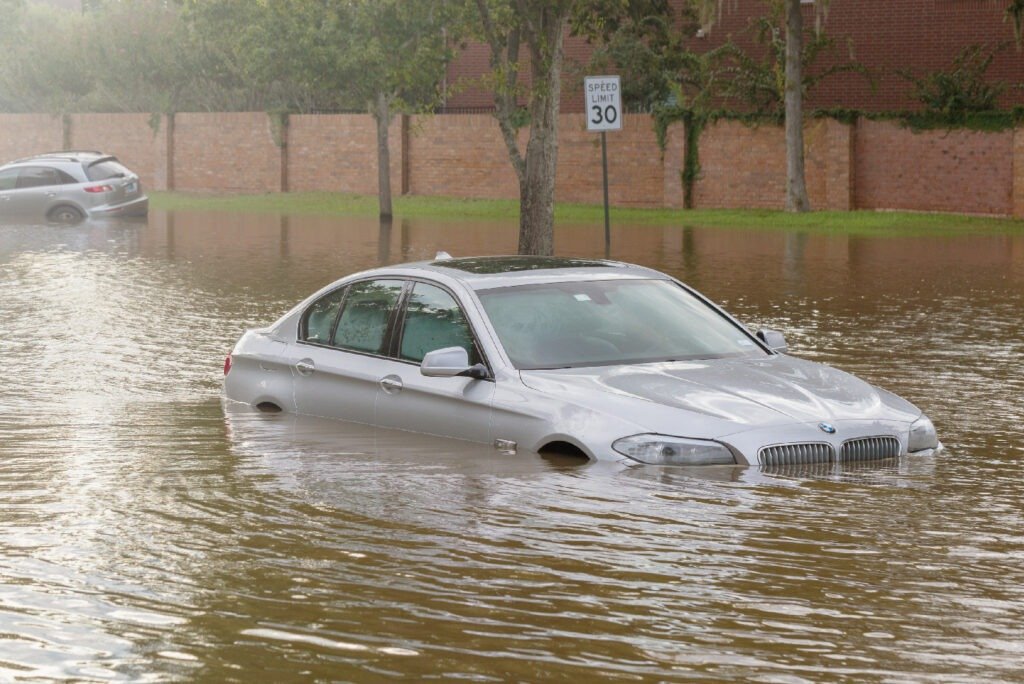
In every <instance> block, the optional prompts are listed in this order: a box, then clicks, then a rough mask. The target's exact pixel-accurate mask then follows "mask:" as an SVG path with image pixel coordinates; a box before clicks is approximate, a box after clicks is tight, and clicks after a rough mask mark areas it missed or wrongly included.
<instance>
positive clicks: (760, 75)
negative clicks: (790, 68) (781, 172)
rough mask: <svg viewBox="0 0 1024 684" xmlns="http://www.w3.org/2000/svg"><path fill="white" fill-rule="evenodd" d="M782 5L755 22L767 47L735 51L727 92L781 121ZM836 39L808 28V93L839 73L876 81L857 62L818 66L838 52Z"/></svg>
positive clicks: (746, 106)
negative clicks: (757, 50) (759, 53)
mask: <svg viewBox="0 0 1024 684" xmlns="http://www.w3.org/2000/svg"><path fill="white" fill-rule="evenodd" d="M783 24H784V22H783V16H782V12H781V6H779V5H774V9H773V10H772V12H771V13H770V14H769V15H768V16H764V17H758V18H757V19H755V20H754V21H753V22H752V24H751V29H752V30H753V31H754V32H755V34H756V37H757V41H758V42H759V43H760V44H761V45H764V46H765V47H766V48H767V50H766V52H765V56H764V57H763V58H757V57H755V56H753V55H750V54H748V53H745V52H743V51H741V50H733V51H732V52H731V53H730V54H729V57H730V58H731V62H732V68H731V69H730V73H729V79H728V84H727V86H726V92H727V94H728V95H729V96H730V97H731V98H732V99H734V100H736V101H738V102H739V104H740V107H741V108H743V109H746V110H750V111H753V112H756V113H759V114H768V115H775V116H777V117H779V120H781V118H782V116H783V114H784V110H785V106H784V104H785V97H786V38H785V33H786V32H785V29H784V26H783ZM835 51H836V46H835V41H834V40H833V39H832V38H830V37H829V36H827V35H825V34H824V33H823V32H821V31H820V30H818V29H815V30H814V31H807V32H806V34H805V35H804V39H803V46H802V51H801V64H802V69H801V72H802V74H803V91H804V94H805V95H806V94H807V93H808V92H810V91H811V90H813V89H814V88H815V87H816V86H817V85H818V84H819V83H821V82H822V81H823V80H824V79H826V78H828V77H830V76H833V75H835V74H838V73H857V74H860V75H862V76H863V77H864V78H866V79H868V81H869V82H871V83H872V85H873V80H872V79H871V75H870V74H869V73H868V70H867V69H866V68H865V67H864V66H863V65H861V64H859V63H857V62H855V61H848V62H837V63H834V64H833V65H832V66H829V67H827V68H824V69H816V68H815V65H816V64H817V63H818V61H819V60H820V58H821V57H822V56H824V55H835Z"/></svg>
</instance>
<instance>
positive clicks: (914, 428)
mask: <svg viewBox="0 0 1024 684" xmlns="http://www.w3.org/2000/svg"><path fill="white" fill-rule="evenodd" d="M938 446H939V436H938V435H937V434H936V433H935V426H934V425H932V421H930V420H928V416H921V417H920V418H918V419H917V420H915V421H914V424H913V425H911V426H910V438H909V439H908V440H907V451H910V452H914V451H921V450H922V449H934V448H936V447H938Z"/></svg>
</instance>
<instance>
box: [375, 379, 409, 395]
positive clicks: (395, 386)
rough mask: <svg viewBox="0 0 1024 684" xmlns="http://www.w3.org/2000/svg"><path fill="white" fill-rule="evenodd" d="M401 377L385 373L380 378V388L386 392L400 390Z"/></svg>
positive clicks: (394, 392)
mask: <svg viewBox="0 0 1024 684" xmlns="http://www.w3.org/2000/svg"><path fill="white" fill-rule="evenodd" d="M402 387H404V385H403V384H402V378H400V377H398V376H397V375H385V376H384V377H383V378H381V379H380V388H381V389H382V390H384V391H385V392H387V393H388V394H398V393H399V392H401V391H402Z"/></svg>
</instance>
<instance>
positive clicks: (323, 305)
mask: <svg viewBox="0 0 1024 684" xmlns="http://www.w3.org/2000/svg"><path fill="white" fill-rule="evenodd" d="M345 291H346V288H344V287H341V288H338V289H337V290H334V291H333V292H329V293H327V294H325V295H324V296H323V297H321V298H320V299H318V300H316V301H315V302H313V305H312V306H311V307H309V308H308V309H306V313H305V314H303V315H302V325H301V326H300V327H299V339H300V340H305V341H306V342H312V343H314V344H330V342H331V333H332V332H333V331H334V322H335V321H336V320H338V311H340V310H341V302H342V301H343V300H344V299H345Z"/></svg>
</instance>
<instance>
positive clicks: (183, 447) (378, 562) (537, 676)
mask: <svg viewBox="0 0 1024 684" xmlns="http://www.w3.org/2000/svg"><path fill="white" fill-rule="evenodd" d="M515 243H516V234H515V226H514V225H512V224H510V223H494V224H475V223H474V224H469V223H458V222H444V221H436V222H431V221H403V220H400V219H399V220H396V221H395V222H394V223H393V224H385V225H381V224H378V223H377V222H376V221H364V220H339V219H334V218H318V217H305V216H303V217H299V216H292V217H279V216H260V215H253V216H246V215H229V214H224V215H218V214H204V213H181V214H160V213H154V214H153V215H152V216H151V217H150V219H149V221H148V223H136V224H131V223H84V224H82V225H79V226H72V227H61V226H20V225H6V226H0V292H2V294H3V296H2V297H0V321H2V325H3V327H2V332H3V334H2V335H0V369H2V371H3V385H2V386H0V454H2V456H3V458H2V460H0V491H2V492H3V501H4V505H3V515H2V518H0V549H2V555H0V635H2V636H0V680H17V679H18V678H22V679H24V680H29V681H40V680H48V679H72V680H90V681H92V680H106V679H113V680H131V681H147V680H160V681H167V680H203V681H252V680H264V681H293V680H295V681H307V680H325V681H327V680H344V681H350V680H360V681H376V680H381V681H384V680H392V679H399V678H408V679H414V680H418V679H426V678H452V679H454V678H459V679H467V678H469V679H473V680H477V681H505V680H518V681H554V680H572V681H578V680H591V679H595V680H598V679H622V678H631V679H641V680H647V679H649V680H677V679H704V680H708V681H724V680H752V681H753V680H764V681H787V682H797V681H822V680H826V679H827V680H848V681H865V680H868V681H883V680H888V681H891V680H899V681H904V680H907V679H910V680H915V681H984V680H987V681H993V680H1017V679H1019V678H1020V676H1021V665H1020V662H1021V653H1022V651H1024V628H1022V627H1021V625H1022V624H1024V596H1022V594H1024V589H1022V587H1024V569H1022V568H1024V518H1022V513H1021V506H1020V502H1021V500H1022V495H1024V486H1022V484H1021V478H1020V476H1019V469H1018V461H1019V460H1020V458H1021V457H1022V456H1024V446H1022V445H1021V443H1020V425H1021V422H1022V419H1024V409H1022V408H1021V397H1024V373H1021V372H1020V368H1019V359H1021V358H1022V356H1024V316H1022V315H1021V312H1022V311H1024V236H1021V235H1019V234H1018V235H991V236H975V237H966V236H958V237H930V238H925V237H921V238H899V239H873V238H863V237H847V236H827V235H817V234H796V233H784V232H747V231H729V230H705V229H701V228H698V227H667V228H663V227H642V226H637V227H632V228H626V227H617V228H616V229H615V232H614V234H613V243H612V244H613V248H612V257H613V258H616V259H622V260H625V261H632V262H638V263H642V264H645V265H649V266H653V267H656V268H660V269H662V270H666V271H668V272H670V273H673V274H674V275H677V276H679V277H681V278H682V279H684V280H686V281H687V282H689V283H690V284H692V285H694V286H695V287H697V288H698V289H699V290H701V291H703V292H705V293H706V294H708V295H709V296H711V297H712V298H714V299H716V300H718V301H721V302H723V303H724V304H726V306H727V307H728V308H729V309H730V311H732V312H733V313H735V314H737V315H738V317H739V318H740V319H741V320H743V321H745V322H747V323H748V324H750V325H751V326H761V325H764V326H768V327H773V328H778V329H781V330H784V331H785V332H786V334H787V337H788V338H789V342H790V349H791V350H792V353H794V354H796V355H799V356H802V357H805V358H810V359H814V360H817V361H823V362H826V363H829V364H833V365H836V366H839V367H841V368H843V369H846V370H850V371H853V372H855V373H857V374H859V375H861V376H862V377H864V378H866V379H868V380H870V381H873V382H876V383H879V384H883V385H884V386H886V387H888V388H890V389H892V390H894V391H897V392H899V393H900V394H903V395H904V396H906V397H907V398H909V399H911V400H912V401H914V402H915V403H918V404H919V405H921V406H922V407H925V408H926V409H927V410H928V412H929V413H930V414H931V415H932V417H933V418H934V419H935V422H936V424H937V425H938V426H939V429H940V431H941V434H942V437H943V440H944V441H945V442H946V444H947V446H949V447H950V448H949V451H948V452H947V453H946V454H945V455H943V456H941V457H939V458H936V459H909V460H907V459H904V460H898V461H887V462H880V463H876V464H867V465H865V464H857V465H844V466H834V465H827V466H821V467H814V468H804V469H780V470H774V471H762V470H757V469H742V468H705V469H671V468H663V469H658V468H644V467H634V468H630V467H622V466H619V465H609V464H596V463H595V464H580V463H578V462H574V461H565V460H559V459H558V458H557V457H541V456H538V455H534V454H527V453H519V454H516V455H507V454H501V453H498V452H495V451H494V450H493V449H489V448H485V447H479V446H476V445H471V444H466V443H458V442H446V441H443V440H437V439H434V438H428V437H422V436H416V435H408V434H404V433H393V432H385V431H375V430H372V429H370V428H367V427H363V426H356V425H342V424H338V423H332V422H329V421H317V420H312V419H305V418H296V417H294V416H287V415H277V416H266V415H262V414H256V413H251V412H246V411H237V410H228V411H225V409H224V407H222V405H221V403H220V400H219V388H220V367H221V362H222V360H223V357H224V354H225V353H226V352H227V351H228V350H229V349H230V348H231V345H232V344H233V342H234V340H235V339H236V338H237V337H238V335H239V334H240V332H241V331H242V330H243V329H244V328H246V327H249V326H253V325H261V324H264V323H266V322H268V321H271V320H273V319H275V318H276V317H277V316H279V315H280V314H281V313H283V312H284V311H286V310H287V309H288V308H290V307H291V306H292V305H293V304H294V303H295V302H296V301H298V300H299V299H301V298H302V297H304V296H305V295H306V294H308V293H309V292H311V291H313V290H315V289H316V288H318V287H320V286H322V285H324V284H325V283H327V282H329V281H331V280H333V279H335V278H337V277H339V276H341V275H343V274H346V273H349V272H352V271H355V270H358V269H362V268H369V267H373V266H376V265H378V264H381V263H394V262H399V261H405V260H410V259H421V258H432V257H433V255H434V253H435V252H436V251H437V250H440V249H443V250H447V251H449V252H451V253H452V254H455V255H470V254H494V253H508V252H511V251H513V250H514V249H515ZM556 251H557V252H558V253H559V254H563V255H575V256H584V257H600V256H603V252H604V240H603V226H560V227H559V232H558V238H557V240H556Z"/></svg>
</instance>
